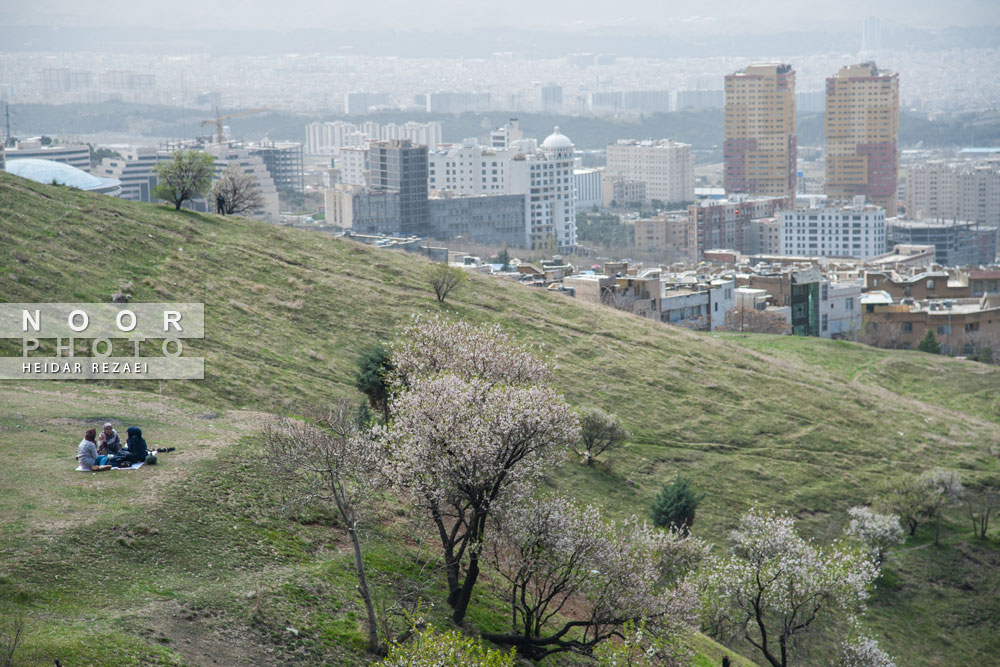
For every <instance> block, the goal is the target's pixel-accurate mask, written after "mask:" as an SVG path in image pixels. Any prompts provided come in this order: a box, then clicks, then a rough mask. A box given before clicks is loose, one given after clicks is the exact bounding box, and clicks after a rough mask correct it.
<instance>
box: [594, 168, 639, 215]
mask: <svg viewBox="0 0 1000 667" xmlns="http://www.w3.org/2000/svg"><path fill="white" fill-rule="evenodd" d="M645 201H646V184H645V182H643V181H631V180H626V179H623V178H613V177H611V176H608V175H607V174H605V175H604V176H602V177H601V202H602V203H603V204H604V208H612V207H615V206H628V205H629V204H642V203H643V202H645Z"/></svg>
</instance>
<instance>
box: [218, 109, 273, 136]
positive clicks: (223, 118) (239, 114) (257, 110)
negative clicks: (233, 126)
mask: <svg viewBox="0 0 1000 667" xmlns="http://www.w3.org/2000/svg"><path fill="white" fill-rule="evenodd" d="M277 108H278V107H276V106H270V107H261V108H259V109H250V110H249V111H240V112H239V113H231V114H229V115H228V116H223V115H222V114H220V113H219V107H215V118H213V119H212V120H203V121H201V126H202V127H205V126H206V125H215V140H216V141H217V142H218V143H220V144H221V143H222V140H223V136H222V121H224V120H229V119H230V118H236V117H237V116H247V115H249V114H252V113H260V112H261V111H270V110H271V109H277Z"/></svg>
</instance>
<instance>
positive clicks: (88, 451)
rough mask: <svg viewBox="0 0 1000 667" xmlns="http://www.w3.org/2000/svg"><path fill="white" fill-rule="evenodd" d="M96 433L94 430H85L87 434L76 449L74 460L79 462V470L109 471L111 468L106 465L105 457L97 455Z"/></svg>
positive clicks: (106, 459) (106, 458)
mask: <svg viewBox="0 0 1000 667" xmlns="http://www.w3.org/2000/svg"><path fill="white" fill-rule="evenodd" d="M95 440H97V431H96V430H94V429H92V428H91V429H87V433H86V434H84V436H83V440H81V441H80V444H79V445H78V446H77V448H76V460H77V461H79V462H80V468H82V469H84V470H93V471H95V472H96V471H99V470H110V469H111V466H109V465H108V457H107V456H98V455H97V443H96V442H95Z"/></svg>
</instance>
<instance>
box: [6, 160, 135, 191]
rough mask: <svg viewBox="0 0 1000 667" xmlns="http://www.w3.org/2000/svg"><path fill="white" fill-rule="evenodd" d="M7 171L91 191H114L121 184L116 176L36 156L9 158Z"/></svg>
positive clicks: (41, 181)
mask: <svg viewBox="0 0 1000 667" xmlns="http://www.w3.org/2000/svg"><path fill="white" fill-rule="evenodd" d="M7 172H8V173H11V174H15V175H16V176H21V177H22V178H27V179H30V180H32V181H35V182H37V183H52V182H53V181H55V182H56V183H58V184H60V185H68V186H70V187H72V188H77V189H79V190H88V191H90V192H112V191H114V190H116V189H117V188H119V187H120V186H121V181H119V180H118V179H116V178H99V177H97V176H92V175H90V174H88V173H87V172H85V171H83V170H82V169H77V168H76V167H73V166H71V165H68V164H64V163H62V162H55V161H53V160H39V159H36V158H15V159H13V160H11V159H10V158H8V159H7Z"/></svg>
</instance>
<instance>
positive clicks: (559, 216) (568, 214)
mask: <svg viewBox="0 0 1000 667" xmlns="http://www.w3.org/2000/svg"><path fill="white" fill-rule="evenodd" d="M501 130H503V137H504V140H503V142H504V143H503V145H502V146H500V145H498V146H489V147H487V146H481V145H479V144H478V143H477V142H476V141H475V140H474V139H468V140H466V141H465V142H463V143H462V144H461V145H452V146H442V147H439V149H438V150H436V151H430V152H429V153H428V163H429V164H428V181H429V187H430V189H431V190H432V191H437V192H451V193H453V194H457V195H500V194H507V195H512V194H513V195H524V234H523V241H522V242H521V243H520V244H519V245H523V247H525V248H531V249H535V250H543V251H546V252H559V251H563V252H568V251H570V250H572V249H573V247H574V246H575V245H576V192H575V187H576V185H575V178H574V174H573V142H572V141H570V139H569V137H567V136H566V135H564V134H562V133H560V132H559V128H558V127H557V128H555V130H554V131H553V132H552V134H550V135H549V136H548V137H546V138H545V141H543V142H542V144H541V145H540V146H539V145H538V142H537V141H536V140H535V139H523V138H516V139H514V140H512V141H508V138H509V137H510V136H512V135H513V134H514V133H513V132H512V131H511V130H514V131H517V134H518V135H519V134H520V132H519V128H518V127H517V126H516V125H514V126H513V127H511V126H508V127H507V128H501ZM498 133H499V131H495V132H494V134H498Z"/></svg>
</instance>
